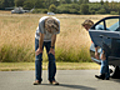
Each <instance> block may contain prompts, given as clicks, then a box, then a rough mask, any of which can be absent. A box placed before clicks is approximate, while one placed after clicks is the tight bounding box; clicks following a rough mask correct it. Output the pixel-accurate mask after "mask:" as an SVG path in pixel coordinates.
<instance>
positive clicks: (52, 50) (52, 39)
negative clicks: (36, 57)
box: [49, 34, 57, 55]
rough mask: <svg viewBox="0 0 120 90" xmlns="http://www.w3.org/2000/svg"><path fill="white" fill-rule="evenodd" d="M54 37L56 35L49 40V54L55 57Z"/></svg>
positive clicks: (54, 35)
mask: <svg viewBox="0 0 120 90" xmlns="http://www.w3.org/2000/svg"><path fill="white" fill-rule="evenodd" d="M56 37H57V35H56V34H53V35H52V38H51V48H50V51H49V54H50V53H52V54H53V55H55V50H54V46H55V42H56Z"/></svg>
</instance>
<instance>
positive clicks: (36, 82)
mask: <svg viewBox="0 0 120 90" xmlns="http://www.w3.org/2000/svg"><path fill="white" fill-rule="evenodd" d="M40 84H41V82H39V81H38V80H37V81H35V82H34V83H33V85H40Z"/></svg>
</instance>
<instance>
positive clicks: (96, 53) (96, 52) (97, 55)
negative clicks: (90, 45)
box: [95, 46, 99, 59]
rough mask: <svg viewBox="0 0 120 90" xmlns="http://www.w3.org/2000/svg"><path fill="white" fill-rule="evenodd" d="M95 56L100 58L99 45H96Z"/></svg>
mask: <svg viewBox="0 0 120 90" xmlns="http://www.w3.org/2000/svg"><path fill="white" fill-rule="evenodd" d="M95 58H96V59H99V54H98V46H97V47H95Z"/></svg>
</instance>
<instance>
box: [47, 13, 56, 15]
mask: <svg viewBox="0 0 120 90" xmlns="http://www.w3.org/2000/svg"><path fill="white" fill-rule="evenodd" d="M47 14H48V15H55V13H54V12H47Z"/></svg>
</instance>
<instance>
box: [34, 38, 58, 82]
mask: <svg viewBox="0 0 120 90" xmlns="http://www.w3.org/2000/svg"><path fill="white" fill-rule="evenodd" d="M50 46H51V41H49V42H43V47H42V48H44V47H45V48H46V51H47V54H48V53H49V51H50ZM38 48H39V40H37V39H35V51H36V50H37V49H38ZM48 59H49V65H48V73H49V75H48V80H49V81H50V82H51V81H54V80H55V74H56V64H55V56H54V55H53V54H51V53H50V54H48ZM35 76H36V80H39V81H40V82H41V81H42V78H41V76H42V53H41V54H39V55H37V56H36V55H35Z"/></svg>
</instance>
